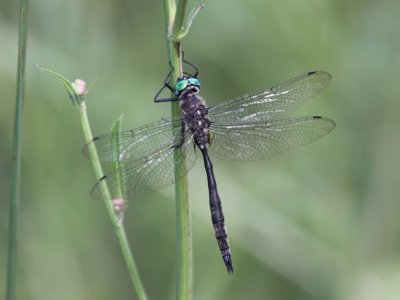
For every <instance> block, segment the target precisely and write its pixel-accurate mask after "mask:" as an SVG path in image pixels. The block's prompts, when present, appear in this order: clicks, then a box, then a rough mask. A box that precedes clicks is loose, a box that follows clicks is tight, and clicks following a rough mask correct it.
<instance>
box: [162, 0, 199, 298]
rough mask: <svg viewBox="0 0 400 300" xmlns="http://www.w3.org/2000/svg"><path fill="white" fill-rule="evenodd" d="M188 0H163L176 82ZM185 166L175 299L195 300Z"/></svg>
mask: <svg viewBox="0 0 400 300" xmlns="http://www.w3.org/2000/svg"><path fill="white" fill-rule="evenodd" d="M186 4H187V1H186V0H182V1H179V0H178V1H176V2H175V1H173V0H164V10H165V21H166V35H167V49H168V59H169V61H170V63H171V65H172V67H173V69H174V71H173V73H172V82H176V80H177V79H178V77H179V76H181V75H182V57H181V54H182V52H181V44H180V41H179V40H178V41H177V40H172V39H170V36H171V34H173V35H175V36H178V35H179V33H180V32H181V31H182V29H183V21H184V16H185V11H186ZM171 111H172V116H173V117H180V114H181V112H180V108H179V105H178V103H177V102H172V103H171ZM174 155H175V158H176V159H175V161H176V162H177V161H181V160H180V159H177V158H178V157H182V156H183V155H184V153H183V152H182V150H181V149H180V148H176V149H175V153H174ZM183 169H184V165H182V164H179V163H176V164H175V205H176V222H177V279H176V299H178V300H179V299H181V300H190V299H192V277H193V274H192V273H193V271H192V269H193V266H192V239H191V225H190V213H189V198H188V187H187V177H186V176H184V175H182V174H184V171H183Z"/></svg>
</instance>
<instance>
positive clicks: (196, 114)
mask: <svg viewBox="0 0 400 300" xmlns="http://www.w3.org/2000/svg"><path fill="white" fill-rule="evenodd" d="M179 103H180V106H181V110H182V117H183V120H184V121H185V124H186V126H187V127H188V128H189V129H190V131H191V132H192V133H193V137H194V141H195V143H196V145H198V146H199V147H200V148H201V149H204V148H206V147H207V145H208V144H209V133H208V129H209V127H210V124H211V121H210V119H209V118H208V108H207V107H206V105H205V101H204V100H203V99H202V98H201V97H199V96H196V95H190V96H189V97H185V98H181V99H180V102H179Z"/></svg>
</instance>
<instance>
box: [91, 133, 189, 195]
mask: <svg viewBox="0 0 400 300" xmlns="http://www.w3.org/2000/svg"><path fill="white" fill-rule="evenodd" d="M180 148H181V150H182V153H183V155H177V157H175V155H174V150H175V147H173V146H171V147H169V148H166V149H163V150H160V151H158V152H156V153H153V154H152V155H150V156H147V157H145V158H142V159H141V160H138V161H135V162H131V163H126V164H124V165H123V166H122V168H121V170H120V171H119V172H114V173H110V174H108V175H106V176H104V177H103V178H101V179H100V180H99V181H98V182H97V183H96V185H95V186H94V187H93V189H92V191H91V196H92V197H93V198H95V199H110V200H111V199H116V198H128V197H129V196H132V195H138V194H145V193H148V192H152V191H157V190H160V189H163V188H166V187H168V186H170V185H171V184H173V183H174V182H175V167H176V166H177V165H178V164H179V165H181V166H182V169H181V170H182V172H181V174H180V176H183V175H184V174H186V173H187V172H188V171H189V170H190V169H191V168H192V167H193V166H194V164H195V162H196V152H195V149H194V144H193V142H192V138H191V135H189V134H188V135H187V136H186V139H185V141H184V144H183V145H182V147H180ZM106 186H107V187H108V191H107V189H106V188H105V187H106Z"/></svg>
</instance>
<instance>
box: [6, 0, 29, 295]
mask: <svg viewBox="0 0 400 300" xmlns="http://www.w3.org/2000/svg"><path fill="white" fill-rule="evenodd" d="M27 17H28V0H21V1H20V8H19V38H18V71H17V95H16V102H15V117H14V137H13V170H12V181H11V197H10V216H9V241H8V261H7V286H6V299H7V300H14V299H15V297H16V295H15V294H16V275H17V272H16V268H17V236H18V235H17V224H18V210H19V202H20V186H21V153H22V128H23V109H24V96H25V59H26V43H27V29H28V24H27Z"/></svg>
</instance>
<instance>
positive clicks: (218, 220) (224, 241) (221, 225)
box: [200, 148, 233, 273]
mask: <svg viewBox="0 0 400 300" xmlns="http://www.w3.org/2000/svg"><path fill="white" fill-rule="evenodd" d="M200 150H201V152H202V154H203V158H204V167H205V169H206V173H207V183H208V191H209V197H210V210H211V220H212V223H213V227H214V233H215V237H216V239H217V242H218V247H219V250H220V252H221V256H222V259H223V260H224V263H225V266H226V268H227V270H228V272H229V273H233V264H232V257H231V250H230V248H229V241H228V232H227V230H226V227H225V218H224V213H223V212H222V205H221V199H220V197H219V194H218V189H217V182H216V180H215V176H214V170H213V165H212V163H211V160H210V157H209V156H208V152H207V149H206V148H204V149H201V148H200Z"/></svg>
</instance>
